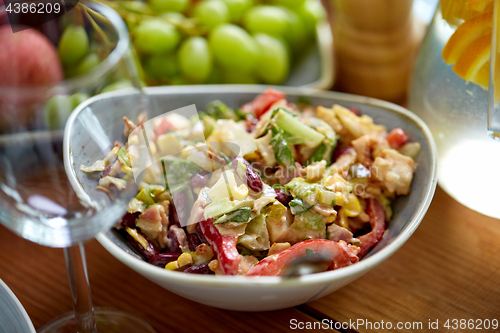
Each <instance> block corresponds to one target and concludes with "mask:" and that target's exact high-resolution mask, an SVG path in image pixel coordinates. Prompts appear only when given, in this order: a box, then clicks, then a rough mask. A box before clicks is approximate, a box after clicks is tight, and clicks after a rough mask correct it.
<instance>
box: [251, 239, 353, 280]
mask: <svg viewBox="0 0 500 333" xmlns="http://www.w3.org/2000/svg"><path fill="white" fill-rule="evenodd" d="M308 251H314V252H319V253H321V254H323V255H326V256H329V257H331V258H332V261H331V263H330V269H338V268H341V267H346V266H350V265H352V264H354V263H356V262H358V257H357V247H355V246H352V245H347V244H346V243H345V242H344V241H340V242H338V243H337V242H332V241H330V240H327V239H308V240H305V241H302V242H300V243H297V244H295V245H293V246H292V247H290V248H289V249H286V250H284V251H281V252H279V253H276V254H274V255H272V256H269V257H267V258H264V259H262V260H261V261H260V262H259V263H258V264H257V265H255V266H253V267H252V268H251V269H250V270H249V271H248V273H247V274H246V275H247V276H282V275H283V273H284V272H285V269H286V267H287V266H288V265H289V264H290V263H291V262H292V261H293V260H295V259H297V258H301V257H303V256H305V255H307V253H308Z"/></svg>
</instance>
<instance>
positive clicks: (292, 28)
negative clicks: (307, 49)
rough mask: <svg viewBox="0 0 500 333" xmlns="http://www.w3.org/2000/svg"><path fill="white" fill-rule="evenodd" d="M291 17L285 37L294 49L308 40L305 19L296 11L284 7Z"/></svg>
mask: <svg viewBox="0 0 500 333" xmlns="http://www.w3.org/2000/svg"><path fill="white" fill-rule="evenodd" d="M283 9H284V10H285V11H286V13H287V14H288V17H289V19H290V25H289V27H288V30H287V31H286V33H285V35H284V38H285V40H286V42H287V43H288V44H289V45H290V47H291V48H292V49H294V50H295V49H297V48H301V47H303V46H304V43H306V42H307V40H306V39H307V37H308V36H307V32H306V29H305V24H304V21H303V19H302V18H301V17H300V16H299V15H297V14H296V13H295V12H294V11H292V10H290V9H288V8H283Z"/></svg>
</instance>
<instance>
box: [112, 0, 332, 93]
mask: <svg viewBox="0 0 500 333" xmlns="http://www.w3.org/2000/svg"><path fill="white" fill-rule="evenodd" d="M147 1H148V2H147V3H143V2H138V1H128V2H126V5H125V2H113V1H110V2H106V3H107V4H108V5H110V6H112V7H113V8H115V10H117V11H118V12H119V13H120V14H121V15H122V17H123V18H124V19H125V21H126V22H127V24H128V26H129V29H130V34H131V37H132V42H133V45H134V47H135V49H136V51H137V53H138V55H139V58H140V63H141V64H142V69H143V73H144V79H145V81H146V84H148V85H163V84H205V83H206V84H215V83H266V84H280V83H282V82H283V81H284V80H285V79H286V78H287V76H288V74H289V71H290V67H291V66H292V64H293V62H294V61H295V60H296V59H298V58H300V56H301V53H303V52H304V49H305V48H306V47H307V46H308V45H309V44H313V43H314V41H315V27H316V24H317V23H318V21H320V20H322V19H324V18H325V12H324V9H323V7H322V5H321V2H320V0H147Z"/></svg>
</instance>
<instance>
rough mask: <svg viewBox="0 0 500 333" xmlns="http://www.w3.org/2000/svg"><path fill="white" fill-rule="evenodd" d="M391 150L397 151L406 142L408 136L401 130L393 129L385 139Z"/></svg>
mask: <svg viewBox="0 0 500 333" xmlns="http://www.w3.org/2000/svg"><path fill="white" fill-rule="evenodd" d="M385 139H386V140H387V142H389V145H390V146H391V148H394V149H398V148H400V147H401V146H402V145H404V144H405V143H406V141H408V136H407V135H406V134H405V132H403V130H402V129H401V128H395V129H393V130H392V131H391V132H390V133H389V134H387V136H386V137H385Z"/></svg>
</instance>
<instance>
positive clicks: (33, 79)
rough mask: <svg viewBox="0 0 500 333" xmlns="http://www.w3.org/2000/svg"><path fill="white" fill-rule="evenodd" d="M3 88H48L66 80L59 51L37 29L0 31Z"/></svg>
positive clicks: (0, 66)
mask: <svg viewBox="0 0 500 333" xmlns="http://www.w3.org/2000/svg"><path fill="white" fill-rule="evenodd" d="M0 45H2V47H0V87H1V86H9V87H34V86H46V85H50V84H53V83H56V82H58V81H61V80H62V79H63V77H64V72H63V69H62V66H61V62H60V60H59V57H58V55H57V50H56V48H55V47H54V45H52V43H51V42H50V41H49V40H48V39H47V38H46V37H45V36H44V35H43V34H41V33H40V32H38V31H37V30H35V29H27V30H23V31H20V32H16V33H13V32H12V29H11V27H10V26H2V27H0Z"/></svg>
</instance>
